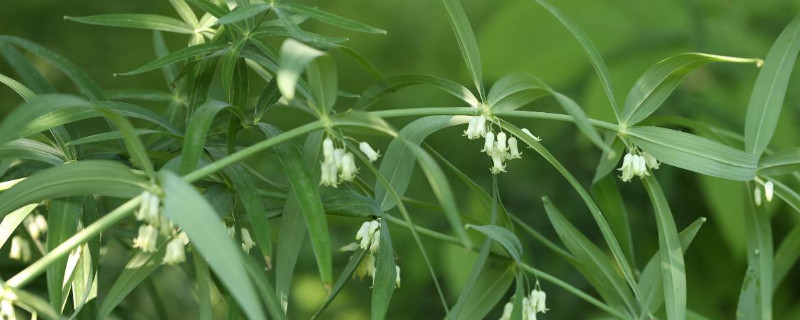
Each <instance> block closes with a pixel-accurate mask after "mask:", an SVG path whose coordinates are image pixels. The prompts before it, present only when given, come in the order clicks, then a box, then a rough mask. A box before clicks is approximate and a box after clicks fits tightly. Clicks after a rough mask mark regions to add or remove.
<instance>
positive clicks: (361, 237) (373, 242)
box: [339, 218, 400, 288]
mask: <svg viewBox="0 0 800 320" xmlns="http://www.w3.org/2000/svg"><path fill="white" fill-rule="evenodd" d="M356 241H357V242H353V243H350V244H348V245H346V246H344V247H342V248H341V249H339V250H340V251H355V250H357V249H361V250H364V251H365V252H366V254H365V255H364V258H362V259H361V262H359V263H358V266H357V267H356V270H355V273H353V277H358V278H359V279H362V278H364V277H366V276H369V277H370V278H372V283H373V284H375V253H376V252H378V249H379V248H380V244H381V220H380V218H378V219H376V220H372V221H367V222H364V223H362V224H361V228H359V229H358V232H356ZM395 271H396V275H395V280H394V284H395V286H397V287H398V288H399V287H400V267H399V266H397V265H395Z"/></svg>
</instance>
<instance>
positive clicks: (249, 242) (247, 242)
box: [241, 228, 256, 253]
mask: <svg viewBox="0 0 800 320" xmlns="http://www.w3.org/2000/svg"><path fill="white" fill-rule="evenodd" d="M241 231H242V249H244V251H245V252H247V253H250V249H252V248H253V247H255V246H256V242H255V241H253V238H251V237H250V231H248V230H247V228H242V229H241Z"/></svg>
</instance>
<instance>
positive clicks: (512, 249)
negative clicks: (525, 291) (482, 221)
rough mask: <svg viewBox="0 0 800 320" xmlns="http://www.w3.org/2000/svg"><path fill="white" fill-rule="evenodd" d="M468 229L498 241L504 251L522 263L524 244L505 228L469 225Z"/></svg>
mask: <svg viewBox="0 0 800 320" xmlns="http://www.w3.org/2000/svg"><path fill="white" fill-rule="evenodd" d="M467 229H474V230H475V231H478V232H480V233H483V234H484V235H486V236H487V237H489V238H492V239H493V240H494V241H497V243H499V244H500V245H501V246H503V249H505V250H506V252H508V254H509V255H510V256H511V257H512V258H514V260H516V261H517V262H518V263H519V262H520V261H521V260H520V259H521V256H522V242H520V241H519V238H517V236H516V235H515V234H514V233H513V232H511V230H508V229H506V228H503V227H499V226H493V225H485V226H475V225H471V224H468V225H467Z"/></svg>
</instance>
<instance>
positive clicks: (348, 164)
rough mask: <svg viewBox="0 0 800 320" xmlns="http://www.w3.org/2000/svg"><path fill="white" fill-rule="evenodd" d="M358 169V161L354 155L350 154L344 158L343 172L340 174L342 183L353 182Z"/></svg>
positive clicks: (346, 154)
mask: <svg viewBox="0 0 800 320" xmlns="http://www.w3.org/2000/svg"><path fill="white" fill-rule="evenodd" d="M357 172H358V168H356V160H355V157H354V156H353V154H352V153H350V152H348V153H345V154H344V155H343V156H342V172H341V173H340V174H339V179H341V180H342V181H351V180H353V178H355V177H356V173H357Z"/></svg>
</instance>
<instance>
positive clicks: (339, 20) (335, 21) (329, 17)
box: [278, 2, 386, 34]
mask: <svg viewBox="0 0 800 320" xmlns="http://www.w3.org/2000/svg"><path fill="white" fill-rule="evenodd" d="M278 5H279V6H280V7H281V8H285V9H286V10H288V11H292V12H294V13H297V14H302V15H306V16H309V17H310V18H312V19H316V20H319V21H322V22H325V23H328V24H331V25H334V26H337V27H340V28H343V29H347V30H352V31H358V32H366V33H378V34H386V30H382V29H378V28H375V27H372V26H369V25H366V24H363V23H361V22H358V21H353V20H350V19H347V18H343V17H340V16H337V15H335V14H332V13H329V12H325V11H322V10H319V9H317V8H312V7H307V6H304V5H299V4H294V3H289V2H283V3H280V4H278Z"/></svg>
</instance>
